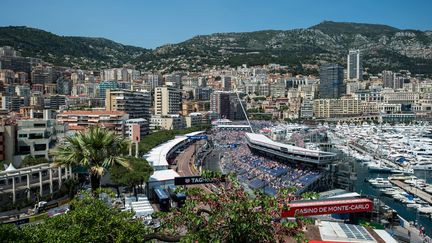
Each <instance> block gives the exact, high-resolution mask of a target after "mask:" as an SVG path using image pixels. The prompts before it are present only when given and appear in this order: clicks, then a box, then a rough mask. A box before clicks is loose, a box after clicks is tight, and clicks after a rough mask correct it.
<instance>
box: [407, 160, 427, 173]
mask: <svg viewBox="0 0 432 243" xmlns="http://www.w3.org/2000/svg"><path fill="white" fill-rule="evenodd" d="M411 168H412V169H414V170H428V171H432V161H431V162H424V163H417V164H413V165H411Z"/></svg>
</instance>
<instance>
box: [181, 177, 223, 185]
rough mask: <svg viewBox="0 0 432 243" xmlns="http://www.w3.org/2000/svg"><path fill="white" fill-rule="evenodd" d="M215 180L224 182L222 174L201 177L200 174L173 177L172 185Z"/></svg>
mask: <svg viewBox="0 0 432 243" xmlns="http://www.w3.org/2000/svg"><path fill="white" fill-rule="evenodd" d="M216 182H225V177H224V176H222V177H221V178H202V177H201V176H182V177H175V178H174V185H176V186H183V185H196V184H207V183H216Z"/></svg>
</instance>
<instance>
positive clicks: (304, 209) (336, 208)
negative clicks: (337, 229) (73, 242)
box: [282, 198, 373, 218]
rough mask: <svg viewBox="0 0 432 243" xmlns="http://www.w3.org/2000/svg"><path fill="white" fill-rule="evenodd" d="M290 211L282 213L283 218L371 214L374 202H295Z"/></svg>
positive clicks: (357, 200) (356, 200)
mask: <svg viewBox="0 0 432 243" xmlns="http://www.w3.org/2000/svg"><path fill="white" fill-rule="evenodd" d="M289 207H290V208H289V209H288V210H284V211H282V217H283V218H286V217H294V216H295V215H303V216H309V215H323V214H340V213H357V212H370V211H372V210H373V202H372V201H371V200H369V199H367V198H359V199H338V200H331V199H329V200H319V201H316V200H311V201H304V202H294V203H290V204H289Z"/></svg>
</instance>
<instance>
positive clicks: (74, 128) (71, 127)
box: [68, 125, 86, 131]
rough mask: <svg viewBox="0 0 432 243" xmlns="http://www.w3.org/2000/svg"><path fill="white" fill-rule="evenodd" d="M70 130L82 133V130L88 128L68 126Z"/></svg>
mask: <svg viewBox="0 0 432 243" xmlns="http://www.w3.org/2000/svg"><path fill="white" fill-rule="evenodd" d="M68 129H69V130H80V131H82V130H85V129H86V127H83V126H78V125H76V126H74V125H69V126H68Z"/></svg>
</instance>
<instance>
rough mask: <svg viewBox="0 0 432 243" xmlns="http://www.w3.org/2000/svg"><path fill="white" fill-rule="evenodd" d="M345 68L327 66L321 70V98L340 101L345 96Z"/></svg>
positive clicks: (323, 66) (335, 65) (333, 65)
mask: <svg viewBox="0 0 432 243" xmlns="http://www.w3.org/2000/svg"><path fill="white" fill-rule="evenodd" d="M343 80H344V76H343V67H342V66H341V65H339V64H326V65H322V66H321V68H320V86H319V92H320V98H321V99H338V98H340V97H341V96H342V95H344V94H345V85H344V82H343Z"/></svg>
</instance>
